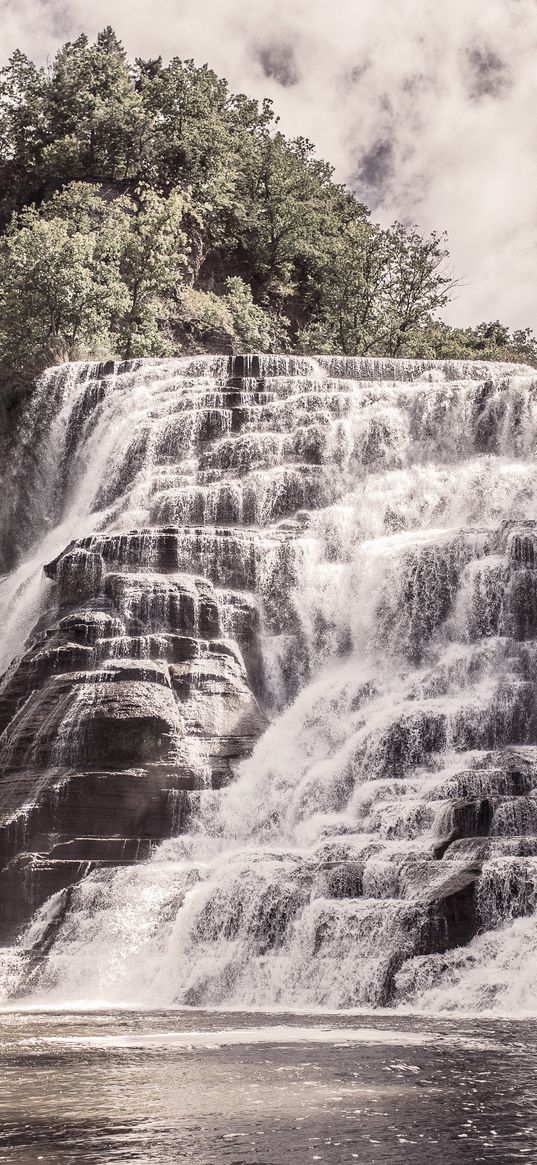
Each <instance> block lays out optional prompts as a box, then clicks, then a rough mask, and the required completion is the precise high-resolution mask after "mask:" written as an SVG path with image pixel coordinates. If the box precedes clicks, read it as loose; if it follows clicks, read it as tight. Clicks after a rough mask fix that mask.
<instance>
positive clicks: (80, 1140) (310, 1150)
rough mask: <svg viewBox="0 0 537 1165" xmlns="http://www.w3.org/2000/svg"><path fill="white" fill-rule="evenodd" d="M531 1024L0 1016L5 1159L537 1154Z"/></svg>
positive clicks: (276, 1016)
mask: <svg viewBox="0 0 537 1165" xmlns="http://www.w3.org/2000/svg"><path fill="white" fill-rule="evenodd" d="M536 1069H537V1022H535V1021H533V1020H531V1021H524V1020H516V1021H513V1020H505V1021H503V1020H499V1019H484V1018H481V1019H471V1018H467V1017H453V1016H451V1017H449V1018H443V1019H440V1018H429V1017H425V1016H419V1017H416V1016H412V1015H401V1014H394V1013H392V1014H388V1013H386V1012H384V1013H378V1012H376V1013H375V1014H363V1013H362V1014H354V1013H353V1014H346V1015H343V1014H341V1013H340V1014H338V1015H334V1014H326V1013H325V1014H321V1013H317V1014H315V1015H311V1014H297V1013H283V1012H282V1013H274V1012H272V1013H267V1014H260V1013H244V1012H237V1011H223V1012H215V1011H206V1010H198V1009H187V1010H175V1011H152V1012H145V1013H143V1012H133V1011H103V1012H97V1011H92V1012H85V1013H84V1012H51V1011H24V1010H12V1011H7V1012H3V1013H2V1015H1V1016H0V1110H1V1111H0V1117H1V1121H0V1129H1V1131H0V1160H1V1161H2V1162H4V1161H5V1162H17V1163H18V1165H21V1163H24V1165H30V1163H31V1165H33V1163H34V1162H37V1161H43V1162H44V1163H45V1165H70V1163H77V1165H78V1163H84V1165H97V1163H99V1165H103V1163H106V1165H107V1163H109V1162H110V1163H111V1162H125V1163H126V1162H129V1163H138V1165H145V1163H148V1162H151V1163H155V1165H169V1163H172V1162H195V1163H196V1165H228V1163H229V1165H280V1163H283V1162H291V1163H293V1165H306V1162H307V1163H309V1162H316V1161H318V1162H326V1163H336V1162H337V1165H346V1163H347V1162H355V1161H356V1162H360V1165H377V1163H378V1165H380V1163H389V1165H407V1163H408V1165H437V1163H438V1165H440V1163H441V1165H477V1163H478V1162H494V1163H495V1165H503V1163H504V1162H509V1161H530V1162H535V1161H536V1160H537V1102H536V1090H535V1073H536Z"/></svg>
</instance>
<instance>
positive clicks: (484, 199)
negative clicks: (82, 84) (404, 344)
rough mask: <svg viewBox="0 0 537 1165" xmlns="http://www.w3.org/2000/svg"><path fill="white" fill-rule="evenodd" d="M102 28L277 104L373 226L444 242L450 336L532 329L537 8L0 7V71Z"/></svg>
mask: <svg viewBox="0 0 537 1165" xmlns="http://www.w3.org/2000/svg"><path fill="white" fill-rule="evenodd" d="M106 24H112V25H113V27H114V28H115V30H116V32H117V33H118V35H119V36H120V37H121V39H122V41H123V43H124V45H125V47H126V49H127V50H128V52H129V54H130V55H132V56H143V57H151V56H158V55H162V56H163V57H164V58H165V59H167V58H169V57H170V56H173V55H176V56H179V57H182V58H187V57H193V58H194V60H195V61H196V63H197V64H204V63H208V64H209V65H210V66H211V67H212V68H214V69H215V70H216V71H217V72H218V73H219V74H220V75H221V76H225V77H226V78H227V80H228V81H229V83H230V86H231V88H232V89H233V90H234V91H240V92H245V93H249V94H252V95H254V96H257V97H263V96H268V97H272V98H273V101H274V105H275V109H276V112H277V113H278V114H279V116H280V119H281V121H280V124H281V127H282V128H283V130H284V131H285V132H286V133H288V134H291V135H303V136H305V137H309V138H310V139H311V140H312V141H313V142H315V144H316V146H317V148H318V152H319V155H320V156H321V157H324V158H326V159H327V160H328V161H330V162H332V164H333V165H334V166H335V169H336V176H337V178H338V179H340V180H342V181H346V182H348V183H349V184H350V185H351V186H352V187H353V189H354V190H355V191H356V192H357V194H358V195H359V196H360V197H361V198H362V199H363V200H364V201H365V202H367V203H368V205H369V206H370V207H371V210H372V213H373V216H374V218H375V219H377V220H378V221H380V222H382V223H383V224H385V225H387V224H389V223H390V222H393V221H394V220H395V219H398V220H400V221H402V222H405V223H407V224H413V223H417V224H418V226H419V227H420V229H421V230H423V231H425V232H428V231H431V230H438V231H444V230H445V231H447V234H448V242H449V249H450V253H451V264H452V269H453V272H454V274H455V275H456V276H457V277H458V278H459V279H460V286H459V287H458V289H457V291H456V293H455V298H454V300H453V302H452V304H451V305H450V307H449V308H448V310H447V312H446V315H445V318H446V319H447V320H448V321H449V322H450V323H458V324H461V325H467V324H476V323H479V322H481V321H482V320H493V319H501V320H502V321H503V322H504V323H506V324H508V325H509V326H510V327H512V328H520V327H526V326H528V325H529V326H531V327H533V328H535V329H536V330H537V296H536V294H535V290H536V283H537V65H536V61H537V0H270V2H268V0H149V2H148V0H91V3H90V2H89V0H0V56H1V57H2V58H3V59H5V58H7V56H8V55H9V53H10V52H11V51H12V50H13V49H14V48H16V47H18V48H22V49H23V50H25V51H26V52H28V53H29V54H30V55H31V56H33V57H34V59H36V60H40V61H44V60H46V58H47V57H50V56H52V55H53V54H54V51H55V49H56V47H57V46H58V45H59V44H61V43H63V41H65V40H67V39H72V38H73V37H74V36H76V35H78V33H79V32H81V31H85V32H87V33H88V34H89V35H94V34H95V33H96V32H97V31H98V29H99V28H101V27H103V26H104V25H106Z"/></svg>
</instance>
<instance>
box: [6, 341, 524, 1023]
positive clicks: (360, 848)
mask: <svg viewBox="0 0 537 1165" xmlns="http://www.w3.org/2000/svg"><path fill="white" fill-rule="evenodd" d="M262 360H263V358H262ZM225 365H226V361H225V360H222V359H220V358H218V359H217V358H199V359H196V360H177V361H171V362H169V363H159V362H152V363H147V364H143V365H141V366H140V367H137V368H135V369H133V370H130V371H120V372H119V374H118V375H116V376H115V377H108V378H107V380H106V381H105V382H103V390H104V396H103V398H102V399H101V400H99V399H98V398H95V391H96V388H95V386H96V385H97V384H98V383H99V373H98V369H97V368H96V367H95V366H80V365H79V366H72V367H71V368H70V369H67V370H59V371H56V372H53V373H50V374H47V377H46V378H44V380H43V382H42V384H41V387H40V389H39V393H38V397H37V400H36V404H35V405H34V412H33V413H32V414H31V416H30V419H29V422H28V424H29V426H30V427H31V426H32V425H34V427H35V417H36V416H40V417H43V408H44V405H43V402H44V401H45V400H47V399H50V400H52V402H53V404H52V406H51V407H50V409H49V410H48V420H47V422H46V423H45V422H43V427H42V432H39V433H38V434H37V441H36V442H35V445H34V447H33V461H34V464H36V465H37V466H38V470H39V482H38V483H37V493H38V496H37V497H36V503H35V506H34V508H33V510H31V512H30V513H29V515H28V521H29V522H30V524H31V525H32V526H33V528H34V529H35V544H34V548H33V550H32V553H31V556H30V558H29V559H28V560H27V561H26V562H24V563H23V564H22V565H21V566H19V567H18V568H17V569H16V570H15V571H14V572H13V574H11V575H9V576H8V577H7V578H6V580H5V581H4V583H3V584H2V590H1V591H0V620H1V622H2V625H3V626H4V628H5V634H4V639H3V653H4V654H3V660H4V665H7V664H8V663H9V661H10V660H11V658H12V657H13V655H15V654H16V652H17V651H19V650H20V649H21V647H22V646H23V643H24V640H25V638H26V636H27V634H28V633H29V632H30V630H31V627H32V625H33V623H34V622H35V620H36V617H37V616H38V615H39V614H40V613H41V612H42V611H44V610H45V609H46V607H47V603H48V602H49V600H50V593H49V592H50V587H51V584H50V583H49V582H48V581H47V580H46V579H45V578H44V576H43V574H42V565H43V564H44V563H45V562H47V561H49V560H50V559H51V558H52V557H54V555H55V554H57V553H59V552H60V551H61V550H63V548H64V547H65V546H66V545H67V544H68V543H69V541H70V540H71V539H72V538H77V539H80V538H81V537H85V536H89V535H97V536H96V538H94V541H93V544H94V545H95V546H99V545H100V543H99V532H101V534H105V533H106V532H108V531H113V532H114V533H125V534H127V533H128V532H130V531H132V530H136V529H138V530H140V529H148V528H149V531H150V529H151V527H152V526H154V527H157V526H159V525H160V526H162V525H166V524H171V523H173V525H174V526H183V525H184V526H185V532H184V536H183V543H182V545H183V549H182V554H183V556H184V569H185V570H190V571H192V572H194V573H195V574H197V575H202V576H206V577H208V578H210V579H211V580H212V581H213V582H214V583H216V584H217V587H219V588H220V592H219V593H220V599H219V602H221V604H222V605H223V609H224V622H225V610H226V600H225V594H224V592H223V590H222V588H224V590H225V588H226V587H229V586H233V578H232V577H231V575H230V578H228V577H227V575H226V570H228V567H226V566H225V562H224V559H223V557H222V553H221V535H220V534H219V527H220V526H221V525H222V523H225V524H226V525H227V526H229V527H231V530H232V535H231V538H230V540H229V541H230V543H231V546H232V550H233V554H234V555H235V559H234V561H235V562H236V566H235V567H234V568H233V569H234V570H235V572H236V571H237V570H238V571H239V575H240V578H242V579H243V585H244V587H245V588H246V589H248V590H252V591H253V592H254V593H255V595H256V597H257V600H258V601H259V602H260V604H261V616H262V636H261V649H262V654H263V659H264V668H265V674H266V676H267V677H268V681H267V689H266V691H265V699H266V701H267V705H268V707H269V708H270V709H271V712H272V715H273V723H272V725H271V727H270V728H269V729H268V731H267V732H266V734H265V735H264V736H263V737H262V739H261V740H260V741H259V743H258V745H257V747H256V749H255V751H254V754H253V756H252V757H251V759H250V760H248V761H246V762H244V764H243V767H242V771H241V774H240V776H239V779H238V780H237V781H236V783H235V784H233V785H231V786H230V787H229V788H228V789H226V790H224V791H222V792H220V793H218V794H213V793H210V792H208V793H207V795H206V796H205V797H200V803H199V809H198V818H197V823H196V827H195V829H194V830H193V832H192V833H191V834H189V835H188V836H185V837H178V838H174V839H172V840H170V841H168V842H165V843H163V844H162V845H161V846H160V847H159V848H158V849H157V851H156V852H155V854H154V857H153V859H152V860H151V861H150V862H148V863H145V864H143V865H139V866H133V867H128V868H123V869H119V870H109V869H103V870H101V871H98V872H96V873H94V874H92V875H90V876H89V877H88V878H86V879H85V880H84V881H83V882H82V883H80V885H79V886H78V888H77V889H76V890H75V893H74V896H73V904H72V906H71V909H70V910H69V912H68V914H67V916H66V919H65V921H64V923H63V925H62V927H61V929H60V932H59V935H58V938H57V941H56V943H55V945H54V946H53V949H52V951H51V953H50V955H49V956H48V958H47V960H46V962H45V964H44V965H43V967H42V968H41V969H40V970H39V971H38V973H36V974H34V976H33V980H32V990H33V992H34V994H35V998H36V999H38V1000H40V1001H43V1000H46V1001H47V1002H50V1001H56V1002H60V1001H61V1002H62V1003H63V1002H66V1001H71V1002H76V1003H78V1004H88V1003H90V1002H96V1001H98V1002H99V1003H110V1004H118V1003H129V1004H131V1003H135V1004H142V1005H152V1006H168V1005H171V1004H174V1003H193V1004H199V1003H203V1004H205V1003H206V1004H211V1005H214V1004H220V1003H233V1004H240V1005H244V1006H261V1007H263V1006H265V1007H266V1006H270V1005H274V1004H278V1005H286V1006H287V1005H289V1006H300V1007H307V1006H312V1005H320V1006H324V1007H342V1006H347V1007H352V1006H359V1005H364V1004H365V1005H370V1004H373V1005H375V1004H379V1003H381V1002H383V1001H384V998H385V986H386V982H387V977H392V976H393V974H394V973H396V974H395V985H396V990H395V996H394V997H393V998H394V1000H395V1002H398V1001H400V1002H401V1003H402V1004H404V1005H408V1004H409V1003H410V1004H411V1005H412V1006H423V1007H426V1008H433V1009H435V1010H443V1009H453V1008H455V1007H456V1008H457V1009H458V1010H464V1009H465V1008H466V1007H467V1008H468V1009H471V1010H479V1009H482V1008H486V1009H494V1008H496V1009H499V1010H505V1009H508V1010H519V1009H527V1007H528V1006H529V1003H528V1001H529V1000H530V999H531V993H532V988H533V984H534V979H535V975H536V974H537V970H536V971H534V969H533V968H534V967H537V962H536V959H535V945H536V939H535V933H536V931H537V928H536V926H535V917H534V915H533V909H534V901H535V902H537V890H535V893H534V887H537V843H536V845H535V848H533V843H534V842H535V841H536V839H535V835H537V813H534V808H537V801H533V799H532V798H533V796H534V792H533V790H534V787H537V757H536V754H535V748H534V746H535V744H536V743H537V735H536V731H535V724H534V723H533V722H532V718H531V704H532V691H533V685H534V683H535V679H536V678H537V672H536V668H535V664H534V654H533V653H532V647H533V637H532V634H531V628H530V630H529V631H528V629H527V628H526V632H524V631H521V627H520V618H519V608H518V606H517V605H516V602H515V600H514V599H513V598H512V591H511V590H510V589H509V588H510V586H511V584H510V582H509V580H510V578H511V575H510V574H509V554H510V548H511V545H512V541H513V537H514V533H513V531H514V530H516V529H517V528H518V529H519V530H520V528H522V533H524V525H523V524H524V522H531V521H535V520H536V519H537V474H536V472H535V460H534V457H535V448H536V440H537V383H536V379H535V373H534V372H532V371H531V370H529V369H524V368H516V367H514V368H513V367H510V368H507V367H505V366H491V365H482V364H475V365H453V364H446V365H442V364H436V365H434V364H431V363H424V362H411V361H402V362H389V361H367V360H364V361H360V360H345V361H336V360H333V359H328V358H319V359H318V360H309V359H290V358H275V357H267V358H265V359H264V362H262V366H261V374H262V376H263V384H262V386H261V388H259V386H257V383H256V382H255V381H253V380H252V382H251V384H249V382H248V381H245V382H244V384H245V390H247V391H245V395H244V402H243V407H244V410H245V414H246V417H245V419H244V422H243V424H242V427H241V428H240V431H238V432H237V431H234V430H233V428H232V415H231V411H230V410H229V409H228V408H227V407H226V401H225V398H224V390H225V375H226V372H225ZM254 392H255V393H257V395H255V396H254V395H252V394H253V393H254ZM32 417H33V418H34V420H33V421H32ZM21 473H24V461H22V463H21ZM509 521H511V522H512V523H513V524H514V525H513V529H510V528H509V527H506V526H505V525H504V523H506V522H509ZM282 523H283V524H282ZM289 523H291V527H292V543H291V545H292V550H291V551H290V550H289V545H290V543H289V539H288V536H287V532H286V531H287V526H289ZM193 525H195V526H201V525H203V526H205V527H206V534H205V536H204V537H205V540H204V541H202V542H201V543H200V541H199V539H197V540H196V541H194V540H193V537H192V535H191V533H190V532H189V527H190V528H191V527H192V526H193ZM528 530H530V533H529V535H528V536H529V537H530V541H531V529H530V528H529V527H528ZM219 539H220V541H219ZM144 546H146V549H144V551H143V555H142V557H143V559H144V560H143V561H142V562H141V563H140V562H139V561H138V562H136V561H135V560H133V559H132V558H131V557H129V555H130V551H129V549H128V544H127V542H126V543H125V547H126V549H125V555H126V560H125V562H126V563H127V566H125V562H123V563H121V564H120V569H121V570H123V571H124V570H125V569H127V571H130V574H128V582H129V588H130V589H128V591H127V592H122V594H123V596H124V597H123V598H121V602H120V605H119V607H118V611H119V613H120V615H121V617H122V618H123V619H126V620H127V623H128V620H129V618H130V617H132V611H133V610H134V609H135V608H134V607H133V603H135V602H136V595H137V593H138V594H139V593H140V590H139V589H138V590H137V588H142V587H145V591H146V592H147V589H148V587H149V589H150V590H151V587H152V586H153V591H152V594H153V596H154V600H153V602H154V606H153V608H151V609H152V610H153V609H154V610H157V609H158V610H159V611H160V618H161V619H164V622H165V611H164V614H163V610H164V608H163V607H162V602H161V600H160V599H159V600H158V603H160V606H159V605H158V604H157V600H156V598H155V596H156V595H157V592H158V587H157V584H156V583H155V584H152V583H151V582H150V578H149V575H150V572H151V553H152V551H151V546H152V542H151V533H150V532H149V533H148V534H147V537H146V543H144ZM237 564H238V566H237ZM133 568H134V569H133ZM229 569H230V570H231V568H229ZM137 571H138V572H140V571H141V580H140V578H139V573H136V572H137ZM515 574H516V571H515ZM517 577H518V578H520V577H521V573H519V574H518V575H517ZM230 579H231V581H230ZM235 585H237V584H236V583H235ZM155 587H157V590H155ZM125 593H126V596H127V597H125ZM165 605H166V604H164V607H165ZM150 630H151V631H152V632H153V637H154V635H155V634H158V630H159V625H158V620H156V622H155V619H153V623H152V625H151V628H150ZM105 642H108V641H106V640H105V639H103V641H102V644H105ZM109 642H110V644H112V645H113V644H114V639H113V638H112V639H111V640H110V641H109ZM130 642H132V640H129V638H128V636H127V639H126V640H125V643H126V647H125V648H119V647H118V646H117V644H118V640H117V639H116V646H115V647H114V646H111V647H110V648H109V649H108V648H107V649H106V652H105V656H106V657H107V658H110V656H112V657H113V656H115V655H117V654H118V653H120V654H121V655H123V654H124V650H127V651H128V650H129V643H130ZM153 646H154V645H153ZM138 647H139V649H140V646H139V645H138ZM140 650H142V649H140ZM147 651H148V653H149V654H150V655H152V654H153V648H152V647H151V645H149V646H148V647H147ZM107 653H108V654H107ZM101 658H102V654H101ZM297 686H298V687H299V688H300V690H299V693H298V695H297V696H296V698H293V696H292V693H294V691H295V689H296V687H297ZM81 694H82V695H83V691H82V693H81ZM290 700H291V702H290ZM73 732H74V733H75V735H76V719H75V720H74V721H73V720H72V717H71V720H70V722H69V724H66V725H65V732H64V731H63V730H62V740H63V741H64V742H65V741H66V740H67V739H68V738H69V737H70V735H72V734H73ZM60 745H61V746H62V747H63V745H62V741H60ZM56 759H57V761H58V763H59V764H61V761H62V756H61V748H60V752H59V754H58V757H57V758H56ZM513 769H516V770H517V771H518V770H519V769H521V770H523V771H524V772H525V773H528V774H529V776H528V782H527V783H528V791H527V797H526V798H525V800H524V803H522V800H520V801H517V803H516V806H514V807H512V808H511V809H509V804H511V803H510V802H509V804H508V807H507V809H506V803H505V801H501V802H500V800H498V798H496V800H495V797H494V788H495V787H496V786H495V782H496V784H497V778H496V774H498V773H502V772H509V771H511V770H513ZM534 773H535V774H536V776H535V779H533V774H534ZM491 789H492V794H491ZM487 794H489V795H491V799H492V802H493V810H494V814H495V816H494V818H493V824H492V826H491V831H490V832H491V835H492V840H491V842H490V843H488V846H489V848H488V851H487V854H486V855H485V861H484V866H483V870H482V874H481V878H480V882H479V888H478V903H479V911H480V918H481V927H489V928H490V927H493V928H494V929H493V930H488V931H486V933H484V934H480V935H478V937H476V938H475V939H473V941H472V942H471V943H470V945H469V946H467V947H465V948H459V949H457V950H455V951H453V952H448V953H447V954H441V955H439V954H419V953H416V947H415V939H416V935H417V934H418V933H419V932H420V928H421V927H422V926H423V925H424V922H425V917H426V906H427V900H428V899H429V898H430V897H431V896H434V892H435V888H438V887H440V886H441V884H442V882H443V881H444V880H445V879H446V877H447V876H448V875H452V874H454V873H456V872H457V871H458V870H463V869H465V868H466V867H467V865H468V861H469V856H468V852H466V851H465V849H464V844H465V843H464V840H462V841H461V840H456V841H455V842H454V845H453V847H450V849H449V850H448V851H447V853H446V855H445V857H443V858H442V859H441V860H440V861H437V860H435V859H434V858H433V857H432V850H433V846H434V844H435V843H436V842H438V841H439V840H440V839H442V838H444V837H445V836H446V835H447V834H448V833H449V832H450V828H451V826H452V820H451V815H452V812H453V810H452V801H453V797H454V796H459V797H472V795H473V796H474V797H475V796H480V795H485V796H486V795H487ZM534 820H535V827H534V826H533V824H532V822H533V821H534ZM521 836H523V837H524V839H525V841H524V846H523V847H521V845H520V837H521ZM463 837H464V834H463ZM479 840H480V841H481V839H479ZM466 844H468V843H466ZM533 854H535V855H536V856H535V857H533ZM471 858H472V853H470V859H471ZM498 863H499V868H500V873H499V874H498V872H497V868H498ZM502 871H503V872H504V873H505V878H504V881H506V885H505V886H502V885H500V883H501V880H502V876H503V875H502ZM353 876H354V877H359V880H360V883H361V893H360V894H359V895H358V896H356V894H353V895H352V896H348V895H347V894H345V895H343V896H341V887H340V888H339V890H337V892H336V890H335V889H334V885H333V878H334V877H335V878H336V881H337V878H338V877H347V878H348V877H351V879H352V877H353ZM331 878H332V882H331ZM521 885H522V886H523V887H524V889H523V890H521ZM521 901H522V906H521ZM56 909H57V904H56V903H55V901H54V900H51V902H50V903H47V904H46V905H45V907H43V909H42V911H41V912H40V914H39V916H38V917H37V918H36V919H35V920H34V922H33V924H32V926H31V927H30V931H29V933H27V934H26V935H25V936H24V937H23V940H22V946H23V947H28V946H29V945H31V944H32V942H34V941H35V940H36V939H38V938H39V935H40V933H42V932H43V929H44V927H46V924H47V922H48V920H49V918H50V917H51V915H52V914H53V913H54V911H55V910H56ZM517 912H522V913H524V914H526V915H527V916H526V917H524V918H517V917H516V914H517ZM513 919H514V920H513ZM404 957H406V958H407V961H406V962H404V965H403V967H402V969H401V970H399V971H397V966H395V964H394V959H395V960H396V962H397V961H398V962H397V965H399V962H401V961H402V959H403V958H404ZM22 958H23V956H20V958H19V956H17V955H16V953H15V954H11V955H10V956H9V959H6V960H5V963H6V970H5V977H4V979H5V991H6V992H7V993H8V994H9V992H10V991H12V990H13V987H14V985H15V986H16V984H17V982H18V970H17V964H18V962H20V960H21V959H22ZM523 967H524V968H525V970H524V973H523V974H521V968H523ZM513 973H515V974H516V977H517V978H516V986H515V985H514V984H513ZM90 984H91V986H90Z"/></svg>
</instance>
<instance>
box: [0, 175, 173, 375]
mask: <svg viewBox="0 0 537 1165" xmlns="http://www.w3.org/2000/svg"><path fill="white" fill-rule="evenodd" d="M182 205H183V204H182V200H181V198H180V197H179V196H178V195H177V194H172V195H170V197H169V198H168V199H165V198H161V197H159V196H158V195H156V194H153V193H152V192H151V191H149V192H144V193H142V194H141V195H140V196H139V199H138V201H137V202H136V201H134V200H133V199H131V198H128V197H126V196H123V197H121V198H119V199H117V200H115V201H114V202H113V204H112V205H111V206H110V205H109V204H108V202H107V201H106V199H105V198H103V196H102V194H101V192H100V190H99V188H98V187H95V186H89V185H86V184H84V183H72V184H71V185H70V186H68V187H66V189H65V190H64V191H62V192H61V193H58V194H55V195H54V196H53V197H52V198H51V199H50V200H49V201H48V202H46V203H44V204H43V206H42V207H41V209H40V211H38V210H36V208H35V207H31V208H27V209H25V210H23V211H21V212H20V214H19V215H16V216H14V217H13V219H12V221H11V223H10V226H9V228H8V230H7V232H6V234H5V235H4V238H3V239H2V242H1V245H0V358H1V360H2V362H3V364H4V366H9V367H20V366H24V365H25V364H28V365H30V366H31V367H35V366H36V365H46V364H47V363H53V362H54V361H57V360H70V359H77V358H92V357H95V356H103V355H110V354H112V353H115V354H116V355H120V356H125V357H126V358H128V357H130V356H132V355H139V354H141V353H147V354H156V355H159V354H161V353H162V352H164V351H166V349H167V343H166V337H165V336H164V335H163V334H162V333H161V331H160V330H159V326H158V324H159V318H160V316H162V315H163V314H164V309H163V307H162V297H163V296H164V295H165V294H166V293H167V292H168V291H169V289H170V287H171V286H172V285H173V284H174V282H175V281H176V279H177V278H178V275H179V273H180V270H181V269H182V265H183V263H184V256H183V253H182V251H181V247H182V245H183V243H184V235H183V233H182V231H181V228H180V222H181V214H182Z"/></svg>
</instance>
